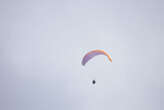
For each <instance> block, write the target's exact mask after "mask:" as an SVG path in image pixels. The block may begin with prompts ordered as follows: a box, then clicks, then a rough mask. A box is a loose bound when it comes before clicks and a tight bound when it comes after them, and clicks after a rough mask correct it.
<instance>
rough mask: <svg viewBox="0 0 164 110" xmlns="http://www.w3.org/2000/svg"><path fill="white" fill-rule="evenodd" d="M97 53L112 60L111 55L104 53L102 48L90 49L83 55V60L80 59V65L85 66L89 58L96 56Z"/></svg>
mask: <svg viewBox="0 0 164 110" xmlns="http://www.w3.org/2000/svg"><path fill="white" fill-rule="evenodd" d="M97 55H105V56H107V57H108V59H109V61H110V62H112V58H111V56H110V55H109V54H108V53H106V52H105V51H104V50H92V51H90V52H88V53H87V54H86V55H85V56H84V57H83V60H82V62H81V63H82V65H83V66H85V64H86V63H87V62H88V61H89V60H90V59H92V58H93V57H95V56H97Z"/></svg>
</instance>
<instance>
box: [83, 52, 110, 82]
mask: <svg viewBox="0 0 164 110" xmlns="http://www.w3.org/2000/svg"><path fill="white" fill-rule="evenodd" d="M97 55H105V56H106V57H107V58H108V60H109V61H110V62H112V57H111V55H109V54H108V53H106V52H105V51H104V50H92V51H90V52H88V53H87V54H85V56H84V57H83V59H82V62H81V64H82V65H83V66H85V65H86V64H87V62H88V61H89V60H91V59H92V58H93V57H95V56H97ZM92 84H96V80H93V81H92Z"/></svg>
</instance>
